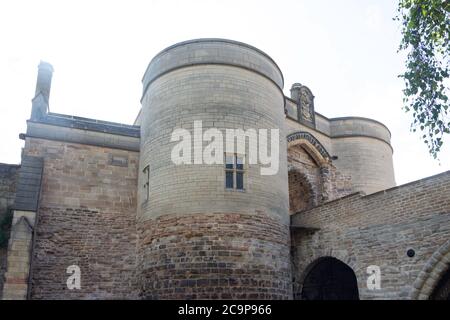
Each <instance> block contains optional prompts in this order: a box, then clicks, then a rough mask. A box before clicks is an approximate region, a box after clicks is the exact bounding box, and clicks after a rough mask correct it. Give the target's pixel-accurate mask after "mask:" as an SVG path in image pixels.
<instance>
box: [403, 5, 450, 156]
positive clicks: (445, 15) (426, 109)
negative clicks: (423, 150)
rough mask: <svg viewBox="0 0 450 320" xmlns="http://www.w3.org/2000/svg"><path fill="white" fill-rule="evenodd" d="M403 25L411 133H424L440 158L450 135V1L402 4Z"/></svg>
mask: <svg viewBox="0 0 450 320" xmlns="http://www.w3.org/2000/svg"><path fill="white" fill-rule="evenodd" d="M395 19H396V20H398V21H400V22H401V25H402V41H401V44H400V48H399V50H404V51H407V52H408V56H407V60H406V71H405V73H403V74H402V75H400V77H401V78H403V79H404V81H405V89H404V90H403V93H404V99H403V101H404V107H403V108H404V110H405V111H406V112H412V117H413V121H412V124H411V129H412V131H414V132H416V131H417V130H418V129H420V131H421V132H422V134H423V135H422V137H423V139H424V142H425V143H426V144H427V146H428V149H429V152H430V154H431V155H432V156H433V157H434V158H437V156H438V153H439V151H440V149H441V147H442V145H443V137H444V134H449V133H450V119H449V115H450V109H449V97H448V91H449V72H450V68H449V56H450V0H400V1H399V6H398V14H397V17H396V18H395Z"/></svg>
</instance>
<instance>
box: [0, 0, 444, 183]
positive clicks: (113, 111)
mask: <svg viewBox="0 0 450 320" xmlns="http://www.w3.org/2000/svg"><path fill="white" fill-rule="evenodd" d="M395 10H396V1H392V0H342V1H335V0H328V1H327V0H320V1H317V0H303V1H299V0H295V1H281V0H279V1H261V0H257V1H249V0H245V1H244V0H226V1H225V0H224V1H211V0H208V1H200V0H189V1H168V0H164V1H150V0H147V1H138V0H128V1H111V0H108V1H100V0H95V1H92V0H91V1H84V0H77V1H70V2H69V1H51V0H47V1H36V0H34V1H21V0H2V1H1V2H0V41H1V42H0V46H1V50H0V162H4V163H19V162H20V151H21V148H22V146H23V141H22V140H19V138H18V135H19V133H21V132H25V128H26V122H25V121H26V119H28V118H29V115H30V111H31V99H32V98H33V94H34V89H35V83H36V75H37V65H38V63H39V61H40V60H41V59H42V60H44V61H48V62H50V63H51V64H52V65H53V66H54V68H55V73H54V76H53V83H52V91H51V94H50V110H51V111H52V112H58V113H65V114H72V115H77V116H82V117H90V118H96V119H102V120H109V121H116V122H123V123H132V122H133V121H134V119H135V117H136V115H137V112H138V110H139V108H140V103H139V99H140V97H141V90H142V87H141V78H142V76H143V73H144V71H145V69H146V67H147V64H148V63H149V61H150V59H151V58H152V57H153V56H154V55H155V54H157V53H158V52H159V51H161V50H162V49H164V48H165V47H167V46H169V45H172V44H174V43H176V42H180V41H184V40H188V39H193V38H204V37H215V38H228V39H233V40H238V41H242V42H246V43H249V44H251V45H254V46H256V47H257V48H259V49H261V50H263V51H265V52H266V53H268V54H269V55H270V56H271V57H272V58H273V59H274V60H275V61H276V62H277V64H278V65H279V66H280V68H281V70H282V71H283V74H284V78H285V89H284V91H285V94H286V95H288V96H289V89H290V86H291V85H292V83H294V82H300V83H302V84H305V85H307V86H308V87H310V88H311V90H312V91H313V93H314V95H315V96H316V100H315V107H316V111H317V112H319V113H322V114H323V115H325V116H327V117H338V116H363V117H369V118H374V119H376V120H379V121H381V122H383V123H385V124H386V125H387V126H388V127H389V128H390V130H391V132H392V145H393V147H394V168H395V173H396V180H397V183H398V184H403V183H406V182H409V181H413V180H417V179H420V178H423V177H426V176H429V175H432V174H436V173H439V172H442V171H446V170H450V139H447V140H446V144H447V145H446V147H445V148H444V149H443V150H442V152H441V164H439V162H438V161H435V160H433V159H432V158H431V156H429V154H428V153H427V148H426V146H425V144H424V143H423V142H422V141H420V140H419V136H418V135H417V134H412V133H411V132H410V131H409V121H410V118H409V116H408V115H405V114H404V112H403V111H402V110H401V106H402V92H401V90H402V88H403V83H402V80H401V79H398V78H397V75H398V74H400V73H401V72H402V70H403V64H404V61H403V60H404V56H403V55H401V54H398V53H397V47H398V44H399V41H400V29H399V26H398V25H397V23H396V22H394V21H392V17H393V16H394V15H395Z"/></svg>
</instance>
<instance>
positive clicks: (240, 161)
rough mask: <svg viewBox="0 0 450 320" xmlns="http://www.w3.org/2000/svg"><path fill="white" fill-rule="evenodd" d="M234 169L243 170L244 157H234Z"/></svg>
mask: <svg viewBox="0 0 450 320" xmlns="http://www.w3.org/2000/svg"><path fill="white" fill-rule="evenodd" d="M236 169H238V170H244V157H242V156H236Z"/></svg>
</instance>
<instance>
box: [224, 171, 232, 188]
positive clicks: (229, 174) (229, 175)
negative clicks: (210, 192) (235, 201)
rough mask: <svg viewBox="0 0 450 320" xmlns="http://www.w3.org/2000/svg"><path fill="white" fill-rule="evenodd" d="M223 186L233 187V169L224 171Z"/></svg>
mask: <svg viewBox="0 0 450 320" xmlns="http://www.w3.org/2000/svg"><path fill="white" fill-rule="evenodd" d="M225 187H226V188H227V189H233V171H225Z"/></svg>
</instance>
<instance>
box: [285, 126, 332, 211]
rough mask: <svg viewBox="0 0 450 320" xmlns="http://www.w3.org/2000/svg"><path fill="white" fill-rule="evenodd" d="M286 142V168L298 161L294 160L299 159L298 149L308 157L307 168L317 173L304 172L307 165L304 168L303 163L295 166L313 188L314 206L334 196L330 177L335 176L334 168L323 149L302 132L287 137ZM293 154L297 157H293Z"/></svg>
mask: <svg viewBox="0 0 450 320" xmlns="http://www.w3.org/2000/svg"><path fill="white" fill-rule="evenodd" d="M287 142H288V168H289V167H290V166H291V165H292V164H293V163H295V162H298V159H297V160H296V157H297V156H299V157H300V158H301V155H300V154H301V153H299V152H298V150H299V149H301V150H303V152H304V153H306V154H307V155H308V158H309V159H311V161H310V163H309V165H310V166H309V168H311V166H314V167H316V168H317V172H314V173H311V171H310V170H309V171H308V170H304V169H307V168H308V164H306V166H305V165H304V163H303V164H300V167H298V166H297V169H299V170H300V171H303V173H305V174H306V176H307V177H308V179H309V181H310V183H311V185H312V186H313V189H314V191H315V201H314V205H318V204H321V203H323V202H325V201H328V200H331V199H332V198H333V194H334V193H333V184H332V179H333V178H332V177H333V175H334V174H335V171H334V170H335V168H334V166H333V165H332V163H331V156H330V154H329V153H328V151H327V150H326V149H325V147H324V146H323V145H322V144H321V143H320V142H319V140H317V139H316V137H314V136H313V135H312V134H310V133H309V132H304V131H299V132H295V133H292V134H290V135H288V136H287ZM295 154H297V155H296V156H295ZM291 155H292V157H291ZM300 162H301V161H300Z"/></svg>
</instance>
